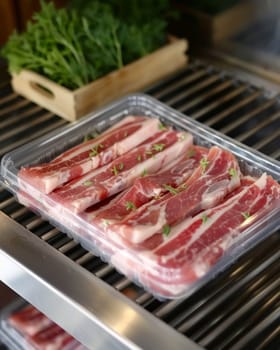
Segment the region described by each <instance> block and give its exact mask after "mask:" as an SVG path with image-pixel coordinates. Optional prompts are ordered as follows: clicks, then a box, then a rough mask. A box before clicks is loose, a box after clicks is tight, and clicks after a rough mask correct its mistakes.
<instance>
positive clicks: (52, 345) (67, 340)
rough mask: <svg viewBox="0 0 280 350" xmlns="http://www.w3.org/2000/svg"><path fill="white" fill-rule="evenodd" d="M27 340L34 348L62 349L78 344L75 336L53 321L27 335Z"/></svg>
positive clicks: (38, 349)
mask: <svg viewBox="0 0 280 350" xmlns="http://www.w3.org/2000/svg"><path fill="white" fill-rule="evenodd" d="M27 340H28V342H29V343H30V344H31V345H32V346H33V347H34V348H35V349H36V350H63V349H65V348H69V347H70V346H72V345H73V347H74V346H76V345H78V342H77V340H76V339H75V338H73V337H72V336H71V335H70V334H68V333H66V332H65V331H64V330H63V329H62V328H60V327H59V326H58V325H56V324H55V323H52V324H51V325H50V326H49V327H47V328H44V329H42V330H41V331H40V332H38V333H36V334H34V335H33V336H31V337H28V338H27ZM70 349H71V347H70Z"/></svg>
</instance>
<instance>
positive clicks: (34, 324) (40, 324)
mask: <svg viewBox="0 0 280 350" xmlns="http://www.w3.org/2000/svg"><path fill="white" fill-rule="evenodd" d="M51 323H52V321H51V320H49V319H48V318H47V317H46V316H45V315H44V314H42V313H41V312H40V311H39V310H37V309H36V308H35V307H34V306H32V305H28V306H26V307H24V308H23V309H21V310H19V311H16V312H15V313H13V314H12V315H11V316H10V317H9V324H10V325H11V326H12V327H14V328H16V329H17V330H18V331H19V332H20V333H22V334H23V335H30V336H31V335H33V334H36V333H37V332H39V331H40V330H42V329H43V328H45V327H47V326H49V325H50V324H51Z"/></svg>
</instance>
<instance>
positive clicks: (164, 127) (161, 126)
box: [158, 123, 167, 130]
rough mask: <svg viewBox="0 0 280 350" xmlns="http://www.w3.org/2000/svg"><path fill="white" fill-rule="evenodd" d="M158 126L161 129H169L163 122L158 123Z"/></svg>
mask: <svg viewBox="0 0 280 350" xmlns="http://www.w3.org/2000/svg"><path fill="white" fill-rule="evenodd" d="M158 128H159V130H166V129H167V126H165V125H164V124H162V123H159V124H158Z"/></svg>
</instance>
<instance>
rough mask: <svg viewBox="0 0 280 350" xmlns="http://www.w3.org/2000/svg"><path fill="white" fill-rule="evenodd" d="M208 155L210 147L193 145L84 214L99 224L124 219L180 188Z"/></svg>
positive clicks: (86, 217)
mask: <svg viewBox="0 0 280 350" xmlns="http://www.w3.org/2000/svg"><path fill="white" fill-rule="evenodd" d="M207 154H208V149H206V148H204V147H199V146H193V147H192V148H191V149H190V150H189V151H188V152H187V154H184V155H183V156H182V157H181V158H179V159H176V160H175V161H173V162H171V163H170V164H168V165H167V167H166V168H165V169H164V170H163V171H162V172H160V173H157V174H152V175H148V176H145V177H141V178H138V179H136V180H135V182H134V184H133V185H132V186H131V188H130V189H128V190H127V191H126V192H125V193H121V194H119V195H118V196H117V197H116V198H114V199H112V200H111V201H110V202H109V204H107V205H105V206H102V207H101V208H100V209H97V210H96V209H95V208H93V209H91V210H90V209H89V210H88V211H87V212H85V213H84V214H83V218H84V219H85V220H86V221H87V222H92V223H94V224H95V225H100V224H101V225H103V223H104V220H109V222H110V223H112V222H114V221H116V220H117V221H118V220H121V219H123V218H124V217H126V216H127V215H128V214H129V212H131V211H132V210H134V209H136V208H139V207H140V206H142V205H143V204H145V203H147V202H149V201H150V200H151V199H153V198H154V197H155V196H161V195H162V194H164V193H166V192H167V191H168V190H170V191H172V190H174V191H176V188H177V187H178V186H179V185H180V184H181V183H182V182H183V181H185V180H186V179H187V178H188V177H189V176H190V175H191V174H192V173H193V171H194V169H195V168H196V167H197V166H198V165H199V162H200V160H201V159H202V158H203V157H206V156H207Z"/></svg>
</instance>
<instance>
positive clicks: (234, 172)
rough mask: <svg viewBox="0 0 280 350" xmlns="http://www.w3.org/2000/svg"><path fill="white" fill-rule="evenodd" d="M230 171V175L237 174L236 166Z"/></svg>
mask: <svg viewBox="0 0 280 350" xmlns="http://www.w3.org/2000/svg"><path fill="white" fill-rule="evenodd" d="M228 173H229V175H230V176H231V177H234V176H236V175H237V171H236V169H234V168H230V169H229V171H228Z"/></svg>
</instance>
